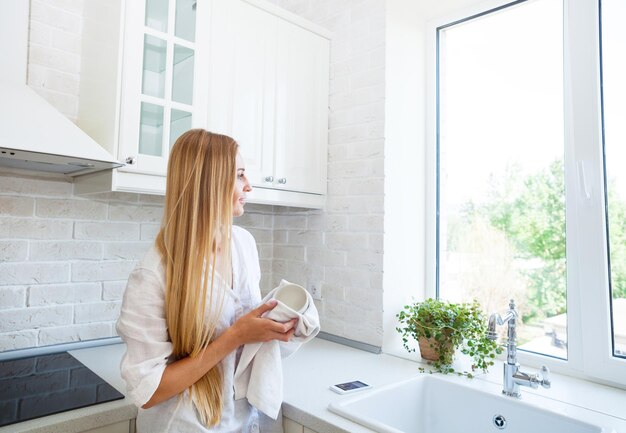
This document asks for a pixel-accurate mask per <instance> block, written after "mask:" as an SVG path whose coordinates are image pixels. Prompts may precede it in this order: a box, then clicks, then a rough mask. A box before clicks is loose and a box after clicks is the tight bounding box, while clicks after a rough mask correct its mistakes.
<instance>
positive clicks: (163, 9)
mask: <svg viewBox="0 0 626 433" xmlns="http://www.w3.org/2000/svg"><path fill="white" fill-rule="evenodd" d="M167 3H168V0H146V26H147V27H150V28H153V29H155V30H159V31H161V32H167Z"/></svg>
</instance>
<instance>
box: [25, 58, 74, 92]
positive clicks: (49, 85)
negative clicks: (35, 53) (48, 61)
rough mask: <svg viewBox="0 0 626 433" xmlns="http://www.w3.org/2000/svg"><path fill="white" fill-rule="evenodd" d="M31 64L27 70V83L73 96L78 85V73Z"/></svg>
mask: <svg viewBox="0 0 626 433" xmlns="http://www.w3.org/2000/svg"><path fill="white" fill-rule="evenodd" d="M37 66H38V65H36V64H33V68H29V70H28V84H29V85H30V86H33V87H43V88H46V89H48V90H52V91H55V92H60V93H66V94H68V95H70V96H71V97H72V98H74V95H77V94H78V90H79V87H80V77H79V76H78V74H69V73H67V72H62V71H57V70H55V69H49V68H42V67H41V66H39V67H38V68H37V69H35V68H36V67H37Z"/></svg>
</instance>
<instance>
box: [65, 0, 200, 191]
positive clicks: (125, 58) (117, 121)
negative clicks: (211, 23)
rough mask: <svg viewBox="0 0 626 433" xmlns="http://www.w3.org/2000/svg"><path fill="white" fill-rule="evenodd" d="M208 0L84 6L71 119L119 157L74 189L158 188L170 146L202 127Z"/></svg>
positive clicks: (99, 0) (103, 0)
mask: <svg viewBox="0 0 626 433" xmlns="http://www.w3.org/2000/svg"><path fill="white" fill-rule="evenodd" d="M209 8H210V2H209V1H208V0H204V1H202V0H200V1H197V2H196V1H195V0H140V1H123V0H117V1H111V0H90V1H89V2H86V3H85V7H84V19H85V21H84V25H83V27H84V30H83V41H82V57H81V86H80V96H79V114H78V118H77V124H78V125H79V126H80V127H81V128H82V129H83V130H84V131H86V132H87V133H88V134H89V135H91V137H92V138H94V139H95V140H96V141H97V142H98V143H99V144H100V145H102V146H103V147H104V148H105V149H107V150H108V151H109V152H111V153H112V154H113V155H116V156H117V158H118V159H119V160H120V161H121V162H124V163H126V166H124V167H121V168H119V169H117V170H113V171H110V172H104V173H98V174H95V175H93V176H89V175H88V176H83V177H81V178H78V179H77V183H76V189H75V190H76V192H77V193H79V194H80V193H90V192H104V191H130V192H141V193H152V194H163V193H164V192H165V174H166V171H167V158H168V154H169V149H170V147H171V145H172V144H173V143H174V141H175V140H176V138H178V136H180V134H181V133H182V132H184V131H186V130H188V129H190V128H192V127H206V107H207V95H208V92H207V88H206V80H205V79H202V77H206V76H207V70H208V67H207V62H208V47H209V45H208V44H209V41H208V39H207V37H208V34H207V32H206V31H205V27H204V26H202V25H199V21H200V19H199V17H202V16H207V15H208V14H209V12H210V11H209Z"/></svg>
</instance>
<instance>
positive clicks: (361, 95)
mask: <svg viewBox="0 0 626 433" xmlns="http://www.w3.org/2000/svg"><path fill="white" fill-rule="evenodd" d="M353 92H354V98H355V101H356V103H357V104H358V105H367V104H372V103H374V102H378V103H380V102H383V101H384V99H385V85H384V84H382V83H381V84H378V85H374V86H370V87H364V88H360V89H355V90H354V91H353ZM380 124H381V125H383V126H384V121H383V119H381V120H380ZM366 127H367V128H371V125H370V124H368V125H367V126H366ZM379 129H382V128H379ZM367 135H368V136H372V135H373V134H372V133H371V132H368V134H367ZM383 137H384V136H383V135H382V134H381V135H379V136H378V137H377V138H383Z"/></svg>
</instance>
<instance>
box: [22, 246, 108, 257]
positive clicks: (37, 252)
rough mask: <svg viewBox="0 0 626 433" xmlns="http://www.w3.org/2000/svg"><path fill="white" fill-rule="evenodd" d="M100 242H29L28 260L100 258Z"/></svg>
mask: <svg viewBox="0 0 626 433" xmlns="http://www.w3.org/2000/svg"><path fill="white" fill-rule="evenodd" d="M102 249H103V247H102V244H101V243H99V242H88V241H52V242H50V241H41V242H34V241H33V242H31V243H30V252H29V259H30V260H51V261H52V260H54V261H58V260H101V259H102Z"/></svg>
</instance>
